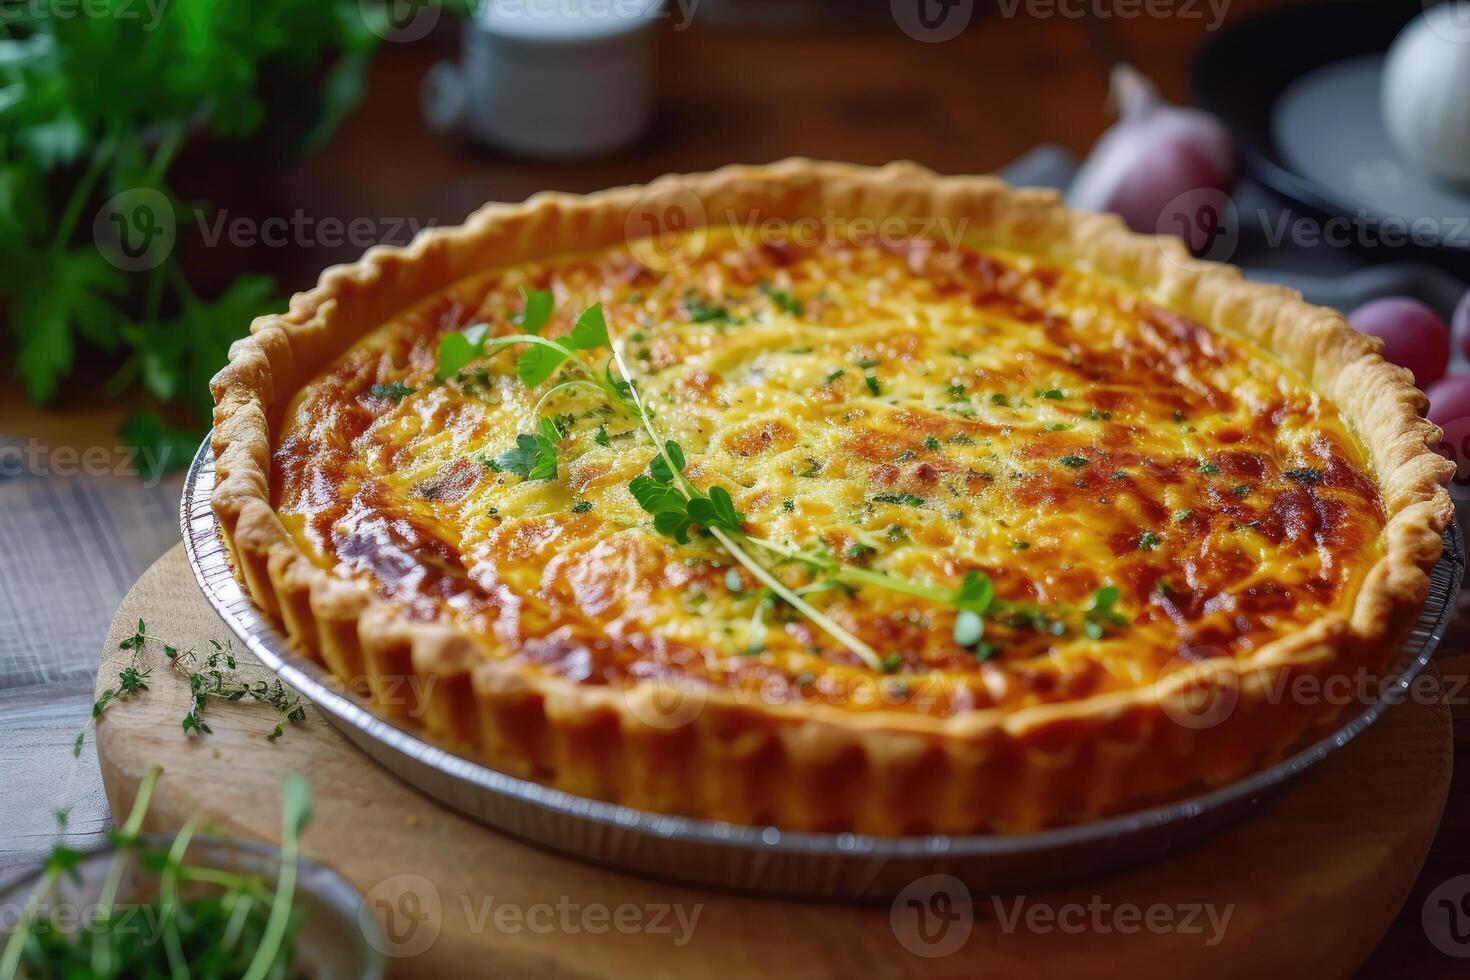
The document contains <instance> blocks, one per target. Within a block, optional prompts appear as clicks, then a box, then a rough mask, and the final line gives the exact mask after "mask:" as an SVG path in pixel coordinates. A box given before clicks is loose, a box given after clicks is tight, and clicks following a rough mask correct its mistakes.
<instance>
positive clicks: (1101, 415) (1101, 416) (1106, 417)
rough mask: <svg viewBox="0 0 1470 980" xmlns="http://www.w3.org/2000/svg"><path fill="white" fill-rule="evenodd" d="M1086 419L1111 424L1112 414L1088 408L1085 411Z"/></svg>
mask: <svg viewBox="0 0 1470 980" xmlns="http://www.w3.org/2000/svg"><path fill="white" fill-rule="evenodd" d="M1087 417H1088V418H1090V419H1092V420H1094V421H1101V422H1111V421H1112V420H1113V413H1112V412H1105V411H1102V410H1101V409H1097V408H1089V409H1088V410H1087Z"/></svg>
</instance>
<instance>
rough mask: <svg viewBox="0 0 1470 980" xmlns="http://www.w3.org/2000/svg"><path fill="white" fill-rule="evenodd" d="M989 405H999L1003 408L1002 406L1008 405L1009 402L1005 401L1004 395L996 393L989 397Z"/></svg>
mask: <svg viewBox="0 0 1470 980" xmlns="http://www.w3.org/2000/svg"><path fill="white" fill-rule="evenodd" d="M990 404H992V405H1000V406H1002V407H1004V406H1007V405H1009V404H1010V402H1009V401H1007V399H1006V396H1005V395H1002V394H1001V393H1000V392H998V391H997V392H996V393H995V394H993V395H991V396H990Z"/></svg>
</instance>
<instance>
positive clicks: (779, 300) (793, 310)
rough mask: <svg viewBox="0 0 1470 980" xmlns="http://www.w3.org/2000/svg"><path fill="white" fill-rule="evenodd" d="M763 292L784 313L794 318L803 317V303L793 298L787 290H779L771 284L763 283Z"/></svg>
mask: <svg viewBox="0 0 1470 980" xmlns="http://www.w3.org/2000/svg"><path fill="white" fill-rule="evenodd" d="M761 292H763V293H765V294H766V295H767V296H768V297H770V299H771V302H773V303H775V304H776V305H777V306H778V307H780V308H781V309H782V310H783V311H784V312H786V313H790V314H791V315H792V316H801V314H802V305H801V302H800V301H799V300H797V299H796V298H795V297H794V296H792V295H791V294H790V293H789V292H787V291H786V290H784V289H777V288H776V287H775V286H772V285H771V284H770V283H768V282H763V283H761Z"/></svg>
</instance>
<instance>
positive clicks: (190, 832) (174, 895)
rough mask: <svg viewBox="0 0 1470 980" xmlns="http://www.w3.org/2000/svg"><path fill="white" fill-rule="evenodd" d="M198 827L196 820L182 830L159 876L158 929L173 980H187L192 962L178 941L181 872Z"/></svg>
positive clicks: (191, 820) (191, 819)
mask: <svg viewBox="0 0 1470 980" xmlns="http://www.w3.org/2000/svg"><path fill="white" fill-rule="evenodd" d="M198 825H199V818H198V817H197V816H195V817H191V818H190V819H189V821H188V823H186V824H184V826H183V827H182V828H181V829H180V830H179V833H178V836H176V837H175V838H174V842H173V844H172V845H171V846H170V847H169V849H168V859H167V861H165V863H164V866H163V871H162V872H161V873H160V875H159V883H158V904H159V926H160V928H161V929H162V930H163V951H164V955H165V956H166V957H167V958H168V968H169V973H170V975H171V976H172V977H173V980H188V976H189V962H188V960H187V959H186V958H185V957H184V946H183V943H182V942H181V941H180V939H179V924H178V922H177V919H178V915H179V872H180V870H181V868H182V865H183V863H184V853H185V852H186V851H187V850H188V849H189V842H190V841H191V840H192V839H193V838H194V829H195V827H197V826H198Z"/></svg>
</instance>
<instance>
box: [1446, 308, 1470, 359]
mask: <svg viewBox="0 0 1470 980" xmlns="http://www.w3.org/2000/svg"><path fill="white" fill-rule="evenodd" d="M1450 336H1451V337H1453V338H1454V339H1455V340H1456V341H1457V342H1458V343H1459V345H1460V353H1461V354H1464V355H1465V356H1466V357H1470V293H1466V294H1465V295H1464V297H1462V298H1461V299H1460V305H1459V306H1456V307H1455V315H1454V316H1452V317H1450Z"/></svg>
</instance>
